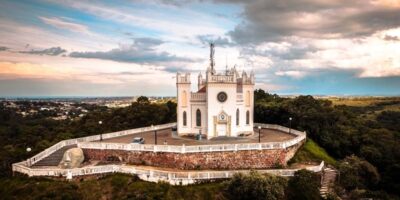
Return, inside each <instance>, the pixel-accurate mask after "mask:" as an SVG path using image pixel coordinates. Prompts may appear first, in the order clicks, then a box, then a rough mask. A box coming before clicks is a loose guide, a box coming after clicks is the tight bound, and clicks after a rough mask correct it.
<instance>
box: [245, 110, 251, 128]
mask: <svg viewBox="0 0 400 200" xmlns="http://www.w3.org/2000/svg"><path fill="white" fill-rule="evenodd" d="M246 124H247V125H249V124H250V112H249V111H247V112H246Z"/></svg>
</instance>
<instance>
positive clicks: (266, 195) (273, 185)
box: [226, 171, 287, 200]
mask: <svg viewBox="0 0 400 200" xmlns="http://www.w3.org/2000/svg"><path fill="white" fill-rule="evenodd" d="M286 185H287V181H286V179H284V178H282V177H278V176H268V175H267V176H265V175H262V174H260V173H258V172H255V171H251V172H250V174H248V175H245V174H242V173H238V174H235V175H234V176H233V178H232V179H231V180H230V181H229V182H228V184H227V187H226V195H227V197H228V198H229V199H237V200H239V199H240V200H245V199H249V200H257V199H271V200H278V199H284V198H285V188H286Z"/></svg>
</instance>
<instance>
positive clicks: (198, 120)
mask: <svg viewBox="0 0 400 200" xmlns="http://www.w3.org/2000/svg"><path fill="white" fill-rule="evenodd" d="M196 126H201V112H200V109H197V111H196Z"/></svg>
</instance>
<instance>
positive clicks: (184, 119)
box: [183, 111, 187, 126]
mask: <svg viewBox="0 0 400 200" xmlns="http://www.w3.org/2000/svg"><path fill="white" fill-rule="evenodd" d="M186 125H187V118H186V111H183V126H186Z"/></svg>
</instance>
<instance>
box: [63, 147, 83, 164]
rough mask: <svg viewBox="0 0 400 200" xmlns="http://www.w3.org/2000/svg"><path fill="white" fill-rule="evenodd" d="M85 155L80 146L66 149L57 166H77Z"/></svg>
mask: <svg viewBox="0 0 400 200" xmlns="http://www.w3.org/2000/svg"><path fill="white" fill-rule="evenodd" d="M83 160H85V157H84V155H83V151H82V149H81V148H72V149H68V150H67V151H66V152H65V153H64V156H63V158H62V160H61V162H60V165H59V167H60V168H64V169H72V168H77V167H79V166H80V165H81V164H82V162H83Z"/></svg>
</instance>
